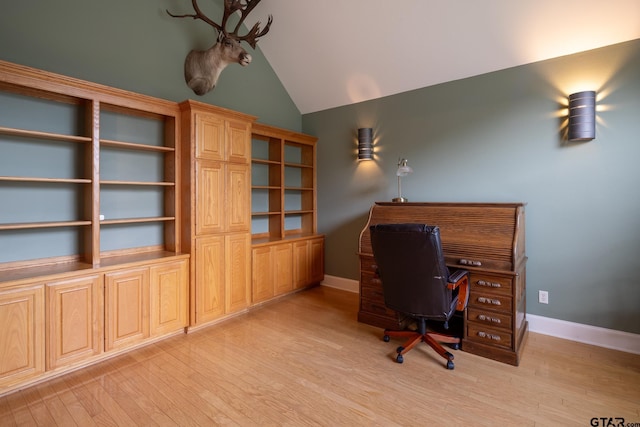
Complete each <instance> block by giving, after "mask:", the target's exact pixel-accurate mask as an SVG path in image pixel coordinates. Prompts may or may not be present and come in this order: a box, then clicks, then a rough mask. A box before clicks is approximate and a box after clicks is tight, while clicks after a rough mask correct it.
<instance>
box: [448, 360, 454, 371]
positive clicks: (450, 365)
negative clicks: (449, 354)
mask: <svg viewBox="0 0 640 427" xmlns="http://www.w3.org/2000/svg"><path fill="white" fill-rule="evenodd" d="M454 367H455V366H454V364H453V362H452V361H451V360H447V369H449V370H453V368H454Z"/></svg>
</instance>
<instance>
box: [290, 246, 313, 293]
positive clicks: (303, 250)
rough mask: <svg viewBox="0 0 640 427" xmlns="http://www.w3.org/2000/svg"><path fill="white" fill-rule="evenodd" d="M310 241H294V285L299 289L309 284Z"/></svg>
mask: <svg viewBox="0 0 640 427" xmlns="http://www.w3.org/2000/svg"><path fill="white" fill-rule="evenodd" d="M309 269H310V267H309V241H307V240H300V241H297V242H294V243H293V287H294V288H296V289H298V288H302V287H305V286H307V285H308V284H309V277H310V270H309Z"/></svg>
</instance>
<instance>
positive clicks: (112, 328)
mask: <svg viewBox="0 0 640 427" xmlns="http://www.w3.org/2000/svg"><path fill="white" fill-rule="evenodd" d="M105 328H106V331H105V334H106V343H105V350H113V349H117V348H122V347H126V346H129V345H132V344H135V343H138V342H140V341H142V340H144V339H145V338H147V337H149V269H148V268H139V269H132V270H125V271H119V272H115V273H107V274H105Z"/></svg>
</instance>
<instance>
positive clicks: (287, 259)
mask: <svg viewBox="0 0 640 427" xmlns="http://www.w3.org/2000/svg"><path fill="white" fill-rule="evenodd" d="M272 247H273V282H274V294H275V295H282V294H285V293H287V292H291V291H292V290H293V245H292V244H291V243H280V244H278V245H275V246H272Z"/></svg>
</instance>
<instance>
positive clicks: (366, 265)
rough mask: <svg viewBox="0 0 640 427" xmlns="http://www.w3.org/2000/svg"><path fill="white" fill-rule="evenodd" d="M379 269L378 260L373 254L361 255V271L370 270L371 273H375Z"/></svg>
mask: <svg viewBox="0 0 640 427" xmlns="http://www.w3.org/2000/svg"><path fill="white" fill-rule="evenodd" d="M377 269H378V266H377V265H376V260H375V259H374V258H373V256H361V257H360V271H370V272H371V273H375V272H376V270H377Z"/></svg>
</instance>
